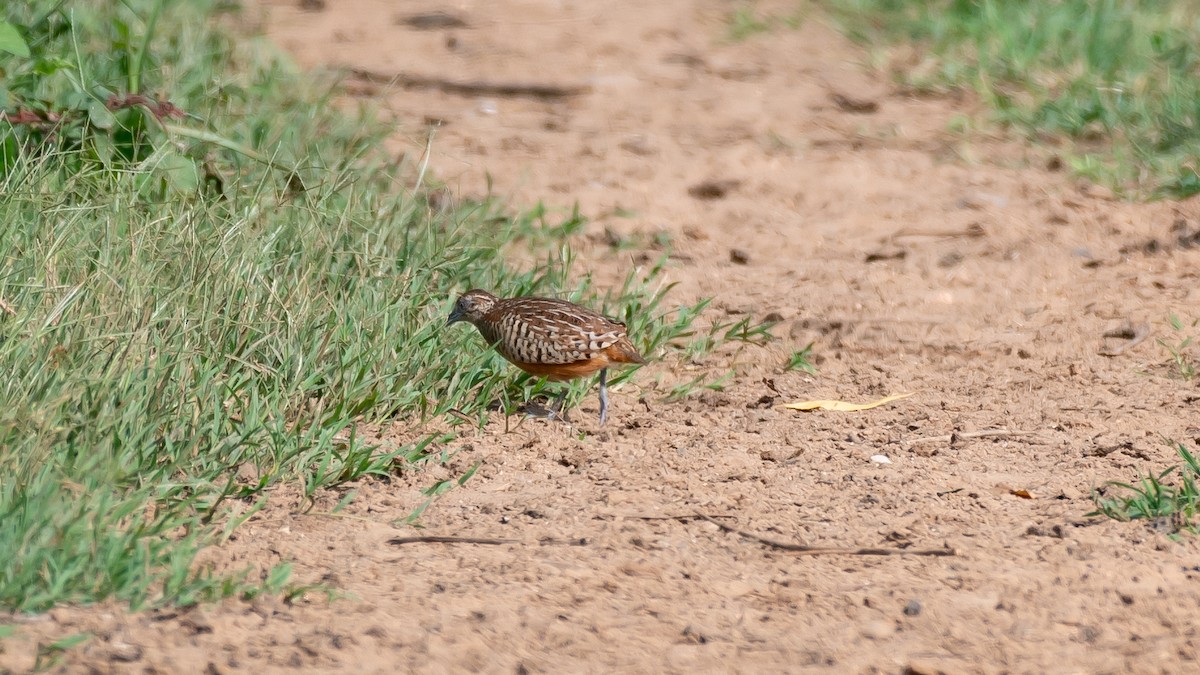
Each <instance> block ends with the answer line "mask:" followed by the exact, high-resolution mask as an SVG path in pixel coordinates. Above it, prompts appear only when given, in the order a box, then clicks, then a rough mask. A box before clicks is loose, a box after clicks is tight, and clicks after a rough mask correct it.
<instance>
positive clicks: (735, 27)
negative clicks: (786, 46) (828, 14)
mask: <svg viewBox="0 0 1200 675" xmlns="http://www.w3.org/2000/svg"><path fill="white" fill-rule="evenodd" d="M805 18H807V10H806V8H805V7H803V6H799V7H797V8H796V10H795V11H793V12H791V13H789V14H786V15H776V14H770V13H765V12H760V11H759V9H758V8H757V7H755V3H753V2H743V3H740V4H739V5H738V6H737V7H735V8H734V9H733V11H732V12H730V13H729V28H728V35H729V40H730V41H732V42H743V41H745V40H748V39H750V38H752V37H754V36H755V35H758V34H760V33H767V32H770V31H772V30H775V29H776V28H779V27H783V28H788V29H791V30H795V29H797V28H799V27H800V26H801V24H803V23H804V20H805Z"/></svg>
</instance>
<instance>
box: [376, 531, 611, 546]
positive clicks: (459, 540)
mask: <svg viewBox="0 0 1200 675" xmlns="http://www.w3.org/2000/svg"><path fill="white" fill-rule="evenodd" d="M388 543H389V544H391V545H393V546H403V545H405V544H480V545H483V546H502V545H504V544H523V543H525V542H523V541H521V540H520V539H491V538H488V537H448V536H442V535H432V534H429V535H421V536H416V537H392V538H391V539H388ZM538 544H540V545H542V546H587V544H588V542H587V539H584V538H583V537H578V538H576V539H549V538H547V539H540V540H538Z"/></svg>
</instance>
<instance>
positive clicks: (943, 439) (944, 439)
mask: <svg viewBox="0 0 1200 675" xmlns="http://www.w3.org/2000/svg"><path fill="white" fill-rule="evenodd" d="M1036 433H1037V432H1036V431H1009V430H1008V429H984V430H982V431H956V432H954V433H952V434H946V435H944V436H925V437H924V438H911V439H908V441H907V442H908V443H954V442H957V441H963V440H967V439H971V438H1003V437H1005V436H1032V435H1034V434H1036Z"/></svg>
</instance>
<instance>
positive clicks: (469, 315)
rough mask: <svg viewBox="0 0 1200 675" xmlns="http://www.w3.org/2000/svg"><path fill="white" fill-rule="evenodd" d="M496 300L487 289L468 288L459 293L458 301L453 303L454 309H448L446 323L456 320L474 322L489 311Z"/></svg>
mask: <svg viewBox="0 0 1200 675" xmlns="http://www.w3.org/2000/svg"><path fill="white" fill-rule="evenodd" d="M496 302H497V298H496V296H494V295H492V294H491V293H488V292H487V291H484V290H480V289H478V288H475V289H472V290H469V291H467V292H466V293H463V294H462V295H460V296H459V297H458V301H457V302H455V303H454V309H453V310H451V311H450V318H449V319H448V320H447V321H446V325H447V326H449V325H450V324H452V323H455V322H458V321H466V322H468V323H475V322H476V321H479V320H480V319H482V318H483V315H484V314H487V313H488V312H489V311H491V309H492V307H494V306H495V305H496Z"/></svg>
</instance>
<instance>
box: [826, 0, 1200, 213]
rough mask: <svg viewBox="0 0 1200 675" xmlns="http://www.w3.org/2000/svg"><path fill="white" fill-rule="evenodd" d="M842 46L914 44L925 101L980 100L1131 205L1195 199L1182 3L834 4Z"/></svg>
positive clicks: (1185, 3) (1191, 71) (1198, 78)
mask: <svg viewBox="0 0 1200 675" xmlns="http://www.w3.org/2000/svg"><path fill="white" fill-rule="evenodd" d="M828 6H829V7H830V9H831V11H832V12H833V14H834V16H835V17H836V18H837V19H838V20H839V21H840V22H841V24H842V25H843V26H844V27H845V28H846V29H847V31H848V32H849V34H850V35H851V36H853V37H855V38H857V39H859V40H861V41H862V42H864V43H867V44H870V45H880V44H888V43H896V42H913V43H916V44H917V45H919V46H920V47H921V48H922V50H923V53H924V61H923V62H921V63H917V64H915V65H913V64H908V65H903V66H900V67H901V68H902V72H900V73H899V76H900V78H901V80H902V81H903V82H904V83H905V84H906V85H908V86H911V87H915V88H917V89H921V90H927V91H928V90H935V91H936V90H944V89H946V88H951V87H966V88H970V89H973V90H975V91H977V92H978V93H979V94H980V96H981V97H982V99H983V100H984V101H985V102H986V103H987V104H988V105H989V106H990V108H991V110H992V113H993V115H994V118H995V119H996V120H998V121H999V122H1001V123H1003V124H1005V125H1010V126H1012V127H1013V128H1016V129H1019V130H1021V131H1023V132H1024V133H1026V134H1028V135H1029V136H1030V137H1032V138H1036V139H1039V140H1040V141H1043V142H1045V141H1047V140H1051V141H1052V142H1053V139H1063V140H1064V142H1065V149H1066V150H1067V152H1068V154H1069V156H1070V162H1071V165H1072V167H1073V168H1074V170H1075V171H1077V172H1078V173H1080V174H1082V175H1084V176H1087V177H1089V178H1091V179H1094V180H1096V181H1099V182H1103V183H1106V184H1108V185H1110V186H1112V187H1114V188H1115V189H1117V190H1118V191H1119V192H1121V193H1123V194H1125V195H1127V196H1130V197H1186V196H1189V195H1192V194H1196V193H1197V192H1200V176H1198V174H1197V165H1196V157H1197V156H1198V154H1200V75H1198V74H1197V67H1198V66H1200V13H1197V12H1196V9H1197V7H1196V4H1195V3H1194V2H1191V1H1189V0H1060V1H1056V2H1034V1H1032V0H913V1H911V2H910V1H908V0H831V2H830V3H829V4H828Z"/></svg>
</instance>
